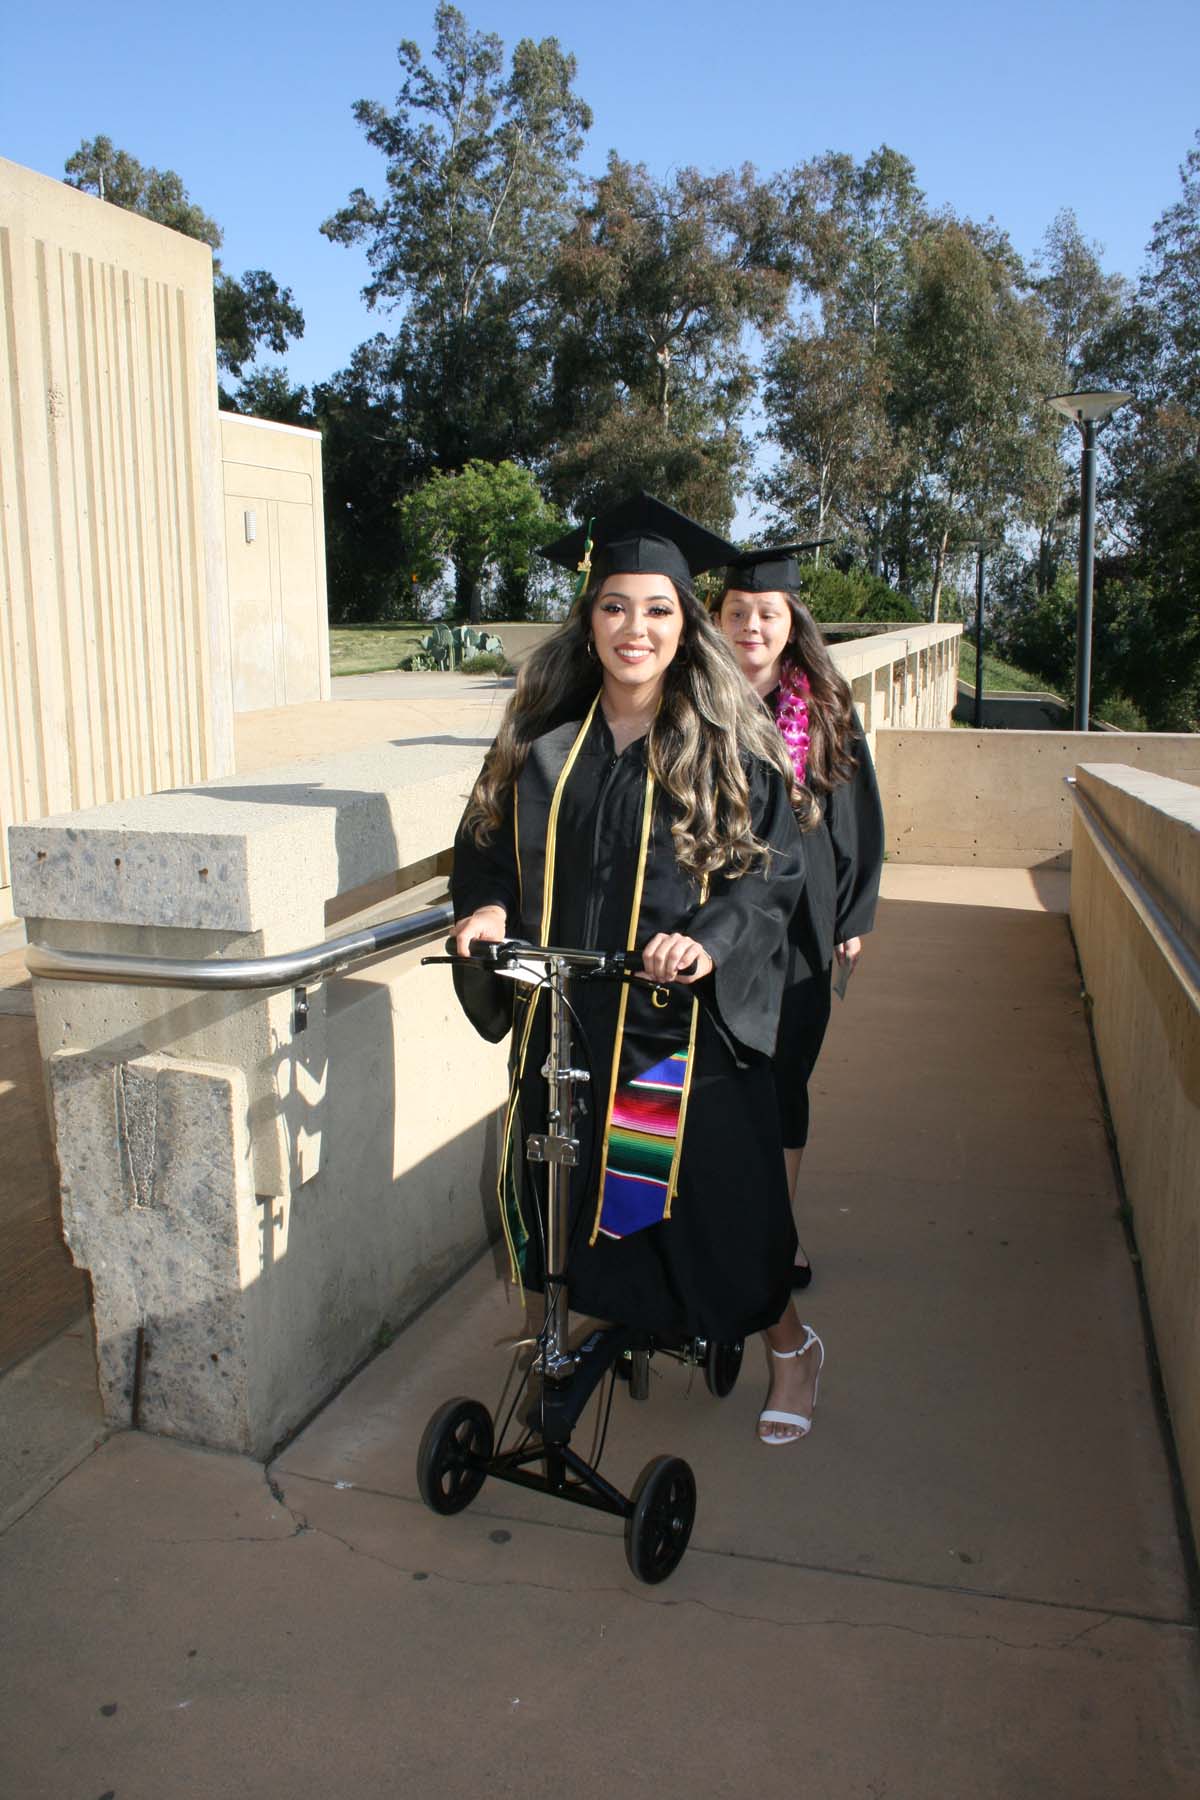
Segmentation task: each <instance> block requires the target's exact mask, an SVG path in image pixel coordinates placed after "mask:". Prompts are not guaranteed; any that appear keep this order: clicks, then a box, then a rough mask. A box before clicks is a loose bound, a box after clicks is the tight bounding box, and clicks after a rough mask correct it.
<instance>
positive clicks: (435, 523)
mask: <svg viewBox="0 0 1200 1800" xmlns="http://www.w3.org/2000/svg"><path fill="white" fill-rule="evenodd" d="M399 510H400V514H401V522H402V527H403V531H404V535H405V538H406V540H407V543H408V545H409V555H410V561H411V568H412V572H413V574H414V575H416V576H417V578H418V579H419V580H422V581H426V582H430V581H434V580H436V579H437V577H438V575H439V573H440V568H441V564H442V562H443V561H444V560H445V559H446V558H447V557H450V558H452V560H453V562H454V565H455V569H456V571H457V572H458V577H459V580H458V586H459V592H460V593H461V592H462V591H463V589H464V587H465V589H466V593H467V607H466V616H467V617H469V618H470V619H471V620H473V621H475V620H480V619H482V618H483V616H484V589H485V585H486V583H487V582H488V581H489V579H490V580H491V581H492V582H493V583H494V584H497V585H498V588H499V591H500V599H501V605H500V607H499V608H498V609H497V611H496V612H494V613H493V616H504V617H514V616H517V617H519V616H521V613H522V612H523V610H524V608H523V604H522V601H523V596H524V593H525V590H526V588H527V584H528V581H529V576H530V565H531V560H532V556H533V552H534V551H535V550H536V548H537V546H538V545H539V544H545V543H548V542H549V541H550V540H551V539H552V538H554V537H556V536H558V535H559V534H560V533H561V532H562V531H563V529H564V522H563V518H562V514H561V513H559V512H558V511H557V510H556V509H555V508H554V507H551V506H549V505H547V503H546V501H545V500H544V499H543V498H542V495H541V492H540V490H539V488H538V485H537V482H536V480H535V479H534V477H533V476H532V475H531V474H530V472H529V470H528V469H522V468H519V467H518V466H517V464H516V463H512V462H501V463H486V462H482V461H480V460H478V459H472V460H471V461H470V462H468V463H467V465H466V467H465V468H463V469H462V470H461V471H459V472H458V473H446V474H443V473H440V472H439V473H437V474H435V475H432V476H431V477H430V478H429V480H428V481H425V482H423V483H422V484H421V486H420V487H418V488H416V489H415V490H414V491H413V492H412V493H411V494H409V495H407V496H406V497H405V499H404V500H402V501H401V502H400V508H399ZM514 598H515V599H516V600H517V603H518V610H517V612H516V614H514V613H513V611H512V605H513V601H514Z"/></svg>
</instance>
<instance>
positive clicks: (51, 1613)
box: [0, 866, 1200, 1800]
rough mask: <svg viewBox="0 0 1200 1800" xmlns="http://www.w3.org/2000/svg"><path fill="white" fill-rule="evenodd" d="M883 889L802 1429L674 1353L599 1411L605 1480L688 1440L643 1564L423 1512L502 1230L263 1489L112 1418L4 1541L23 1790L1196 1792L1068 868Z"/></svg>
mask: <svg viewBox="0 0 1200 1800" xmlns="http://www.w3.org/2000/svg"><path fill="white" fill-rule="evenodd" d="M884 895H885V898H884V902H883V905H882V907H881V912H880V919H879V927H878V930H877V932H876V934H875V936H874V937H873V938H872V939H871V940H870V941H869V944H868V949H867V954H866V956H865V957H864V960H863V963H862V965H861V968H860V970H859V971H858V973H856V975H855V976H854V979H853V981H852V982H851V984H850V989H849V996H848V998H847V1001H846V1002H845V1004H844V1005H843V1006H840V1007H839V1006H837V1004H836V1003H835V1016H834V1021H833V1027H832V1031H831V1036H830V1040H829V1044H828V1048H827V1051H826V1055H825V1058H824V1061H823V1062H822V1065H821V1068H820V1071H819V1075H818V1081H817V1092H816V1094H815V1107H814V1133H813V1143H812V1148H811V1150H810V1153H809V1159H808V1162H807V1164H806V1179H805V1189H804V1210H803V1216H802V1229H803V1235H804V1240H805V1243H806V1246H807V1248H808V1250H809V1252H810V1254H811V1256H812V1259H813V1262H814V1265H815V1268H816V1278H815V1281H814V1284H813V1286H812V1288H811V1289H810V1290H809V1293H808V1295H807V1296H806V1297H805V1299H806V1304H805V1307H804V1311H805V1314H806V1316H807V1317H810V1318H811V1319H812V1320H813V1322H814V1323H815V1324H816V1325H817V1326H818V1327H819V1329H820V1330H821V1331H822V1333H823V1334H824V1336H825V1339H826V1342H827V1344H828V1350H829V1362H828V1368H827V1372H826V1378H825V1380H824V1382H823V1384H822V1390H821V1400H820V1406H819V1408H818V1411H817V1416H816V1424H815V1428H814V1431H813V1434H812V1436H811V1438H810V1439H809V1440H807V1441H806V1442H805V1443H803V1444H800V1445H796V1446H793V1447H786V1448H781V1449H771V1450H768V1449H765V1448H763V1447H761V1446H760V1445H759V1444H757V1443H756V1441H755V1439H754V1420H755V1416H756V1413H757V1410H758V1408H759V1406H760V1405H761V1404H762V1401H763V1396H764V1394H765V1389H766V1376H765V1369H764V1366H763V1363H762V1358H761V1353H760V1350H759V1348H758V1346H754V1345H752V1346H750V1347H749V1348H748V1353H747V1358H746V1364H745V1367H744V1370H743V1374H742V1378H741V1381H740V1383H739V1385H738V1387H737V1388H736V1389H735V1391H734V1393H733V1394H732V1395H731V1396H730V1398H728V1399H727V1400H725V1401H723V1402H718V1401H716V1400H713V1399H712V1398H711V1397H710V1396H709V1394H708V1393H707V1391H706V1390H705V1388H704V1386H703V1384H702V1383H701V1382H700V1381H695V1382H693V1383H691V1384H690V1385H689V1382H688V1378H687V1375H686V1373H685V1372H684V1371H683V1370H681V1369H680V1368H678V1367H677V1366H675V1365H673V1364H668V1363H664V1364H663V1365H662V1366H661V1368H660V1367H659V1366H658V1363H657V1362H656V1365H655V1370H656V1372H655V1378H654V1380H653V1383H652V1392H651V1397H650V1400H649V1402H648V1403H647V1404H645V1405H635V1404H634V1403H632V1402H631V1401H630V1400H629V1398H628V1395H627V1394H626V1393H625V1392H623V1391H622V1392H620V1393H619V1394H618V1396H617V1400H616V1404H615V1406H614V1411H613V1420H612V1426H611V1432H610V1443H609V1450H608V1453H607V1454H606V1458H605V1468H606V1471H607V1472H608V1473H609V1474H610V1475H611V1476H612V1478H613V1479H616V1480H619V1481H622V1482H628V1481H630V1480H632V1478H633V1477H634V1476H635V1475H636V1473H637V1471H638V1470H639V1469H640V1467H641V1466H642V1465H643V1464H644V1463H645V1462H646V1461H647V1460H648V1458H649V1457H650V1456H651V1455H653V1454H657V1453H659V1452H662V1451H674V1452H677V1453H679V1454H682V1455H684V1456H686V1457H687V1458H688V1459H689V1461H690V1462H691V1463H692V1464H693V1467H694V1468H695V1471H696V1474H697V1479H698V1484H699V1511H698V1515H697V1522H696V1529H695V1534H694V1537H693V1540H692V1547H691V1548H690V1550H689V1551H688V1554H687V1556H686V1557H685V1558H684V1561H683V1563H682V1565H681V1566H680V1568H679V1570H678V1571H677V1573H676V1574H675V1576H674V1577H673V1578H672V1579H671V1580H670V1581H669V1582H668V1583H666V1584H665V1585H664V1586H663V1587H661V1588H657V1589H648V1588H645V1587H641V1586H639V1585H638V1584H637V1583H635V1582H634V1581H633V1579H632V1578H631V1576H630V1575H629V1573H628V1571H627V1569H626V1566H625V1561H624V1556H623V1552H622V1546H621V1543H620V1537H619V1531H618V1529H617V1527H616V1526H615V1524H614V1523H613V1522H612V1521H609V1520H606V1519H604V1518H601V1517H597V1516H595V1515H592V1514H589V1513H586V1512H583V1511H582V1510H579V1509H574V1508H569V1507H566V1506H563V1505H561V1504H558V1505H555V1504H554V1503H552V1502H549V1501H547V1500H543V1499H541V1498H540V1497H538V1496H533V1495H529V1494H525V1493H523V1492H521V1491H519V1490H517V1489H513V1488H508V1487H501V1486H497V1485H495V1484H490V1485H488V1486H485V1488H484V1490H483V1492H482V1493H481V1495H480V1496H479V1498H478V1499H477V1501H476V1502H475V1504H474V1505H473V1506H472V1507H471V1508H470V1509H469V1510H468V1511H467V1512H465V1513H463V1514H461V1515H459V1516H458V1517H457V1518H452V1519H438V1518H435V1517H434V1516H433V1515H432V1514H430V1513H428V1512H427V1511H426V1510H425V1508H424V1507H423V1506H421V1504H420V1503H419V1501H418V1500H417V1499H416V1487H415V1476H414V1463H415V1457H416V1450H417V1443H418V1440H419V1437H420V1433H421V1430H422V1428H423V1425H424V1423H425V1420H426V1418H427V1417H428V1415H429V1413H430V1412H431V1411H432V1409H433V1408H434V1406H435V1405H437V1404H438V1403H439V1402H440V1401H442V1400H443V1399H446V1398H448V1397H450V1396H452V1395H455V1394H474V1395H476V1396H478V1397H479V1398H481V1399H483V1400H485V1401H487V1402H488V1403H489V1404H490V1405H494V1404H495V1402H496V1400H497V1397H498V1395H499V1392H500V1389H501V1387H502V1384H503V1380H504V1374H505V1370H506V1368H507V1364H508V1356H507V1354H506V1352H505V1350H504V1348H503V1340H505V1339H511V1338H512V1337H514V1336H517V1335H519V1334H520V1332H521V1330H522V1329H523V1325H524V1315H523V1313H522V1311H521V1309H520V1307H519V1306H518V1305H517V1304H516V1302H515V1300H514V1299H513V1298H512V1297H511V1296H510V1295H509V1294H507V1293H506V1290H505V1289H504V1287H503V1285H502V1284H501V1283H500V1282H499V1280H498V1279H497V1275H496V1269H495V1266H494V1262H493V1259H492V1257H491V1256H490V1255H488V1256H486V1257H485V1258H484V1259H482V1260H481V1261H480V1262H479V1263H477V1264H476V1266H475V1268H474V1269H473V1270H472V1271H471V1273H470V1274H469V1275H468V1276H467V1277H466V1278H465V1279H464V1280H463V1281H462V1282H460V1283H459V1284H458V1285H457V1286H456V1287H455V1288H454V1289H453V1290H452V1291H451V1292H449V1293H448V1294H447V1295H445V1296H444V1297H443V1298H442V1299H441V1300H440V1301H439V1302H438V1303H437V1304H436V1305H435V1306H433V1307H432V1308H430V1309H429V1310H428V1311H427V1312H426V1313H425V1314H424V1315H423V1316H422V1317H421V1318H420V1319H419V1320H418V1321H417V1322H416V1323H415V1324H414V1325H413V1326H411V1327H410V1328H409V1329H408V1330H407V1331H406V1332H404V1333H403V1334H402V1336H401V1337H399V1338H398V1339H397V1340H396V1342H395V1343H394V1344H393V1345H392V1346H391V1347H390V1348H389V1349H388V1350H386V1351H385V1352H384V1353H383V1354H382V1355H381V1356H379V1357H378V1358H377V1359H376V1360H375V1361H374V1362H373V1363H372V1364H371V1365H370V1367H369V1368H368V1369H367V1370H366V1371H365V1372H364V1373H363V1374H362V1375H360V1376H359V1377H358V1379H357V1380H356V1381H354V1382H353V1383H352V1384H351V1385H350V1386H349V1387H348V1388H347V1389H346V1390H345V1391H344V1392H343V1394H342V1395H341V1396H340V1397H339V1398H338V1399H336V1400H335V1401H334V1402H333V1403H332V1404H331V1405H330V1406H329V1407H327V1408H326V1410H325V1411H324V1412H323V1413H322V1414H321V1415H320V1416H319V1417H318V1418H317V1419H316V1420H315V1421H314V1422H313V1423H312V1424H311V1425H310V1426H309V1428H308V1429H307V1430H306V1431H305V1432H304V1433H303V1434H302V1435H301V1436H300V1437H299V1438H297V1439H296V1441H295V1442H294V1443H292V1444H291V1445H290V1446H289V1447H288V1448H287V1449H286V1450H285V1451H284V1452H283V1453H282V1454H281V1455H280V1456H279V1458H278V1459H277V1461H276V1462H275V1464H274V1465H273V1466H272V1467H271V1468H270V1470H269V1471H268V1475H269V1485H268V1482H267V1481H266V1480H264V1478H263V1473H262V1471H261V1469H260V1468H258V1467H257V1466H256V1465H255V1464H253V1463H251V1462H249V1461H246V1460H243V1459H239V1458H234V1457H224V1456H215V1455H211V1454H205V1453H202V1452H198V1451H193V1450H188V1449H186V1448H184V1447H182V1446H180V1445H175V1444H169V1443H166V1442H163V1441H155V1440H151V1439H148V1438H144V1437H139V1436H128V1435H127V1436H123V1437H118V1438H114V1439H112V1440H111V1441H110V1442H109V1443H108V1444H107V1445H106V1446H105V1447H104V1448H103V1449H102V1450H101V1451H100V1452H99V1453H98V1454H97V1455H96V1456H94V1457H92V1458H91V1459H90V1461H89V1462H88V1463H86V1464H85V1465H84V1466H83V1468H82V1469H80V1470H77V1471H76V1472H75V1474H74V1475H72V1476H71V1477H69V1478H68V1480H67V1481H65V1482H64V1483H63V1484H62V1485H61V1486H60V1487H59V1488H58V1489H57V1490H56V1491H55V1492H54V1493H53V1494H52V1495H51V1496H50V1497H49V1498H48V1499H46V1500H45V1501H43V1502H42V1504H41V1505H40V1506H39V1507H38V1508H37V1509H36V1511H35V1512H33V1513H31V1514H30V1515H29V1516H28V1517H27V1518H26V1519H25V1520H23V1521H22V1522H21V1523H20V1524H19V1525H17V1526H15V1527H14V1528H13V1529H12V1531H10V1532H9V1533H8V1535H7V1536H6V1537H4V1538H3V1539H2V1540H0V1557H2V1558H3V1559H4V1561H5V1563H6V1565H7V1568H6V1579H7V1585H8V1591H9V1593H10V1595H11V1596H12V1599H11V1601H10V1606H11V1608H12V1613H13V1616H14V1617H16V1616H19V1617H22V1618H24V1619H26V1620H28V1621H30V1624H29V1625H28V1626H27V1627H26V1628H25V1630H24V1632H23V1634H22V1637H21V1641H20V1643H19V1644H18V1642H17V1641H16V1638H15V1636H10V1637H9V1638H8V1641H7V1642H6V1645H5V1647H4V1649H3V1650H0V1675H2V1680H0V1689H3V1691H5V1692H6V1693H7V1695H8V1696H9V1698H8V1700H7V1701H6V1702H5V1703H4V1704H3V1708H2V1709H0V1740H6V1741H7V1742H8V1744H9V1745H10V1748H9V1749H8V1750H7V1751H6V1752H4V1753H3V1754H2V1755H0V1768H2V1769H3V1770H4V1772H5V1773H7V1774H8V1780H7V1781H6V1782H5V1783H4V1784H3V1785H4V1788H5V1791H11V1792H14V1793H16V1792H19V1793H22V1794H23V1795H30V1796H43V1795H44V1796H47V1800H48V1797H49V1796H51V1795H54V1796H58V1795H60V1794H67V1793H71V1794H75V1793H78V1794H89V1793H94V1794H96V1795H99V1794H103V1793H105V1792H107V1791H109V1790H111V1791H112V1792H113V1793H114V1795H142V1794H145V1795H151V1794H154V1795H157V1794H159V1793H163V1792H174V1793H179V1794H184V1793H193V1792H196V1793H200V1792H204V1793H213V1794H224V1793H229V1794H237V1795H238V1796H239V1800H258V1797H259V1796H261V1797H262V1800H267V1797H268V1796H269V1797H271V1800H275V1797H276V1796H278V1795H280V1794H287V1795H289V1796H296V1797H297V1800H307V1797H308V1796H314V1797H315V1796H318V1795H321V1796H324V1795H327V1794H329V1793H346V1794H356V1795H357V1794H361V1795H364V1796H367V1795H372V1796H373V1795H384V1794H388V1795H391V1794H405V1793H411V1792H419V1793H423V1794H431V1795H438V1796H454V1797H455V1800H457V1797H458V1796H464V1797H466V1796H468V1795H469V1796H472V1797H474V1796H476V1795H478V1794H479V1793H481V1792H485V1791H491V1792H499V1793H517V1792H520V1793H525V1794H530V1795H540V1794H543V1793H546V1794H549V1793H551V1792H559V1791H563V1790H567V1791H569V1792H570V1793H572V1794H573V1795H576V1796H581V1797H584V1800H591V1797H592V1796H595V1797H596V1800H599V1797H600V1796H606V1797H607V1796H611V1795H614V1794H616V1795H620V1796H622V1797H623V1800H624V1797H633V1800H642V1797H643V1796H644V1797H645V1800H651V1797H653V1800H663V1797H664V1796H666V1797H668V1800H675V1797H676V1796H679V1797H680V1800H682V1797H683V1796H688V1797H689V1800H691V1797H697V1796H698V1797H701V1800H708V1797H716V1796H730V1797H734V1800H741V1797H742V1796H745V1795H749V1794H754V1793H758V1792H761V1791H766V1790H779V1791H784V1792H792V1791H795V1792H799V1793H803V1795H804V1796H805V1800H883V1797H885V1796H886V1797H887V1800H965V1797H970V1800H1030V1797H1031V1796H1036V1797H1038V1800H1041V1797H1042V1796H1046V1797H1049V1796H1054V1797H1055V1800H1149V1797H1153V1800H1185V1797H1188V1800H1190V1797H1191V1796H1192V1795H1194V1794H1195V1793H1196V1792H1197V1791H1198V1789H1200V1707H1198V1705H1197V1701H1198V1699H1200V1685H1198V1682H1197V1662H1196V1648H1197V1636H1196V1630H1195V1623H1194V1619H1193V1616H1192V1611H1191V1605H1190V1600H1189V1592H1188V1570H1187V1564H1186V1562H1185V1555H1184V1551H1183V1549H1182V1548H1181V1543H1180V1538H1179V1533H1178V1529H1177V1513H1176V1507H1175V1501H1174V1496H1173V1491H1172V1484H1171V1473H1170V1468H1169V1465H1168V1459H1167V1455H1166V1452H1165V1449H1164V1443H1163V1437H1162V1432H1161V1429H1160V1424H1159V1419H1158V1416H1157V1413H1156V1410H1155V1404H1154V1399H1153V1396H1152V1392H1151V1382H1150V1374H1149V1369H1148V1365H1147V1357H1146V1350H1145V1343H1144V1339H1143V1334H1142V1328H1141V1320H1140V1316H1139V1310H1138V1298H1137V1289H1136V1281H1135V1272H1134V1269H1133V1267H1132V1265H1131V1262H1130V1258H1129V1253H1128V1250H1127V1247H1126V1240H1125V1236H1124V1232H1123V1229H1122V1225H1121V1222H1120V1219H1119V1217H1118V1190H1117V1186H1116V1183H1115V1179H1114V1175H1113V1171H1112V1168H1111V1165H1110V1162H1109V1157H1108V1151H1107V1146H1106V1141H1105V1136H1104V1131H1103V1126H1102V1120H1101V1107H1100V1096H1099V1093H1098V1089H1097V1084H1096V1078H1095V1074H1094V1068H1093V1063H1092V1057H1091V1050H1090V1046H1089V1042H1088V1036H1087V1031H1086V1025H1085V1021H1084V1017H1083V1012H1082V1007H1081V1003H1080V997H1079V985H1078V979H1077V974H1076V969H1075V963H1074V958H1073V954H1072V949H1071V944H1070V939H1069V935H1068V931H1067V923H1066V919H1065V917H1064V915H1063V912H1062V910H1061V909H1062V907H1063V906H1064V905H1065V881H1064V879H1063V878H1061V877H1056V876H1054V875H1047V874H1042V873H1039V872H1038V871H1031V872H1030V871H1017V870H973V869H972V870H951V869H943V868H939V869H921V868H908V869H897V868H895V867H892V866H889V868H888V869H886V870H885V883H884ZM5 1715H7V1716H5ZM13 1719H18V1720H19V1721H20V1726H21V1729H20V1732H19V1733H18V1734H15V1735H14V1733H13V1732H12V1731H11V1730H5V1729H3V1727H5V1726H10V1725H11V1724H12V1721H13ZM5 1757H6V1758H7V1762H5V1761H4V1758H5ZM164 1771H169V1772H170V1773H169V1779H168V1777H167V1776H166V1775H164ZM164 1783H165V1785H164Z"/></svg>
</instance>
